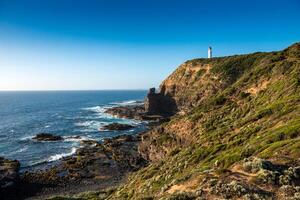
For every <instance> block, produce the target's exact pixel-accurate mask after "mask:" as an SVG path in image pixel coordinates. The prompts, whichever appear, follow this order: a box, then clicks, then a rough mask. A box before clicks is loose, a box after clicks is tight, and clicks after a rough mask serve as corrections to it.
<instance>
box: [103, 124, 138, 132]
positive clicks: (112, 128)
mask: <svg viewBox="0 0 300 200" xmlns="http://www.w3.org/2000/svg"><path fill="white" fill-rule="evenodd" d="M132 128H134V126H132V125H129V124H119V123H112V124H108V125H105V126H103V128H102V129H101V130H109V131H124V130H128V129H132Z"/></svg>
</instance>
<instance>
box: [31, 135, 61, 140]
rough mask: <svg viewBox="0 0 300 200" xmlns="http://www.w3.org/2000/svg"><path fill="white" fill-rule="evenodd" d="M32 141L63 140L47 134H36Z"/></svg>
mask: <svg viewBox="0 0 300 200" xmlns="http://www.w3.org/2000/svg"><path fill="white" fill-rule="evenodd" d="M32 139H34V140H37V141H58V140H62V139H63V138H62V137H61V136H58V135H52V134H49V133H40V134H37V135H36V136H35V137H33V138H32Z"/></svg>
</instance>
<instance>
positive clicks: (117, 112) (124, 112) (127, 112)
mask: <svg viewBox="0 0 300 200" xmlns="http://www.w3.org/2000/svg"><path fill="white" fill-rule="evenodd" d="M105 113H108V114H110V115H113V116H116V117H119V118H129V119H138V120H140V119H142V117H143V116H144V114H145V109H144V106H143V105H137V106H118V107H113V108H109V109H107V110H106V111H105Z"/></svg>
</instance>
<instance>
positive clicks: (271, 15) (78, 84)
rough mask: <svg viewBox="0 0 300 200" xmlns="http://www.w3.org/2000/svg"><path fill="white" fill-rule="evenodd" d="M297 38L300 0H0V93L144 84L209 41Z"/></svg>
mask: <svg viewBox="0 0 300 200" xmlns="http://www.w3.org/2000/svg"><path fill="white" fill-rule="evenodd" d="M299 41H300V1H299V0H281V1H279V0H259V1H258V0H251V1H250V0H226V1H224V0H206V1H202V0H43V1H41V0H26V1H25V0H0V90H103V89H147V88H149V87H158V86H159V84H160V82H161V81H163V80H164V79H165V78H166V77H167V76H168V75H169V74H170V73H171V72H172V71H174V70H175V69H176V68H177V67H178V66H179V65H180V64H181V63H183V62H184V61H186V60H188V59H193V58H200V57H207V48H208V46H212V48H213V56H226V55H233V54H244V53H251V52H257V51H276V50H281V49H284V48H286V47H288V46H289V45H291V44H293V43H295V42H299Z"/></svg>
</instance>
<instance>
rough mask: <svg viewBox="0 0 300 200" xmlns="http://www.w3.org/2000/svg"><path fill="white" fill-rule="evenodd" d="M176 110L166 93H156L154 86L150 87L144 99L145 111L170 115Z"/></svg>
mask: <svg viewBox="0 0 300 200" xmlns="http://www.w3.org/2000/svg"><path fill="white" fill-rule="evenodd" d="M176 111H177V106H176V103H175V101H174V99H173V97H171V96H170V95H168V94H164V93H161V92H158V93H156V92H155V88H150V89H149V92H148V94H147V97H146V99H145V112H146V113H147V114H148V115H161V116H171V115H173V114H174V113H176Z"/></svg>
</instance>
